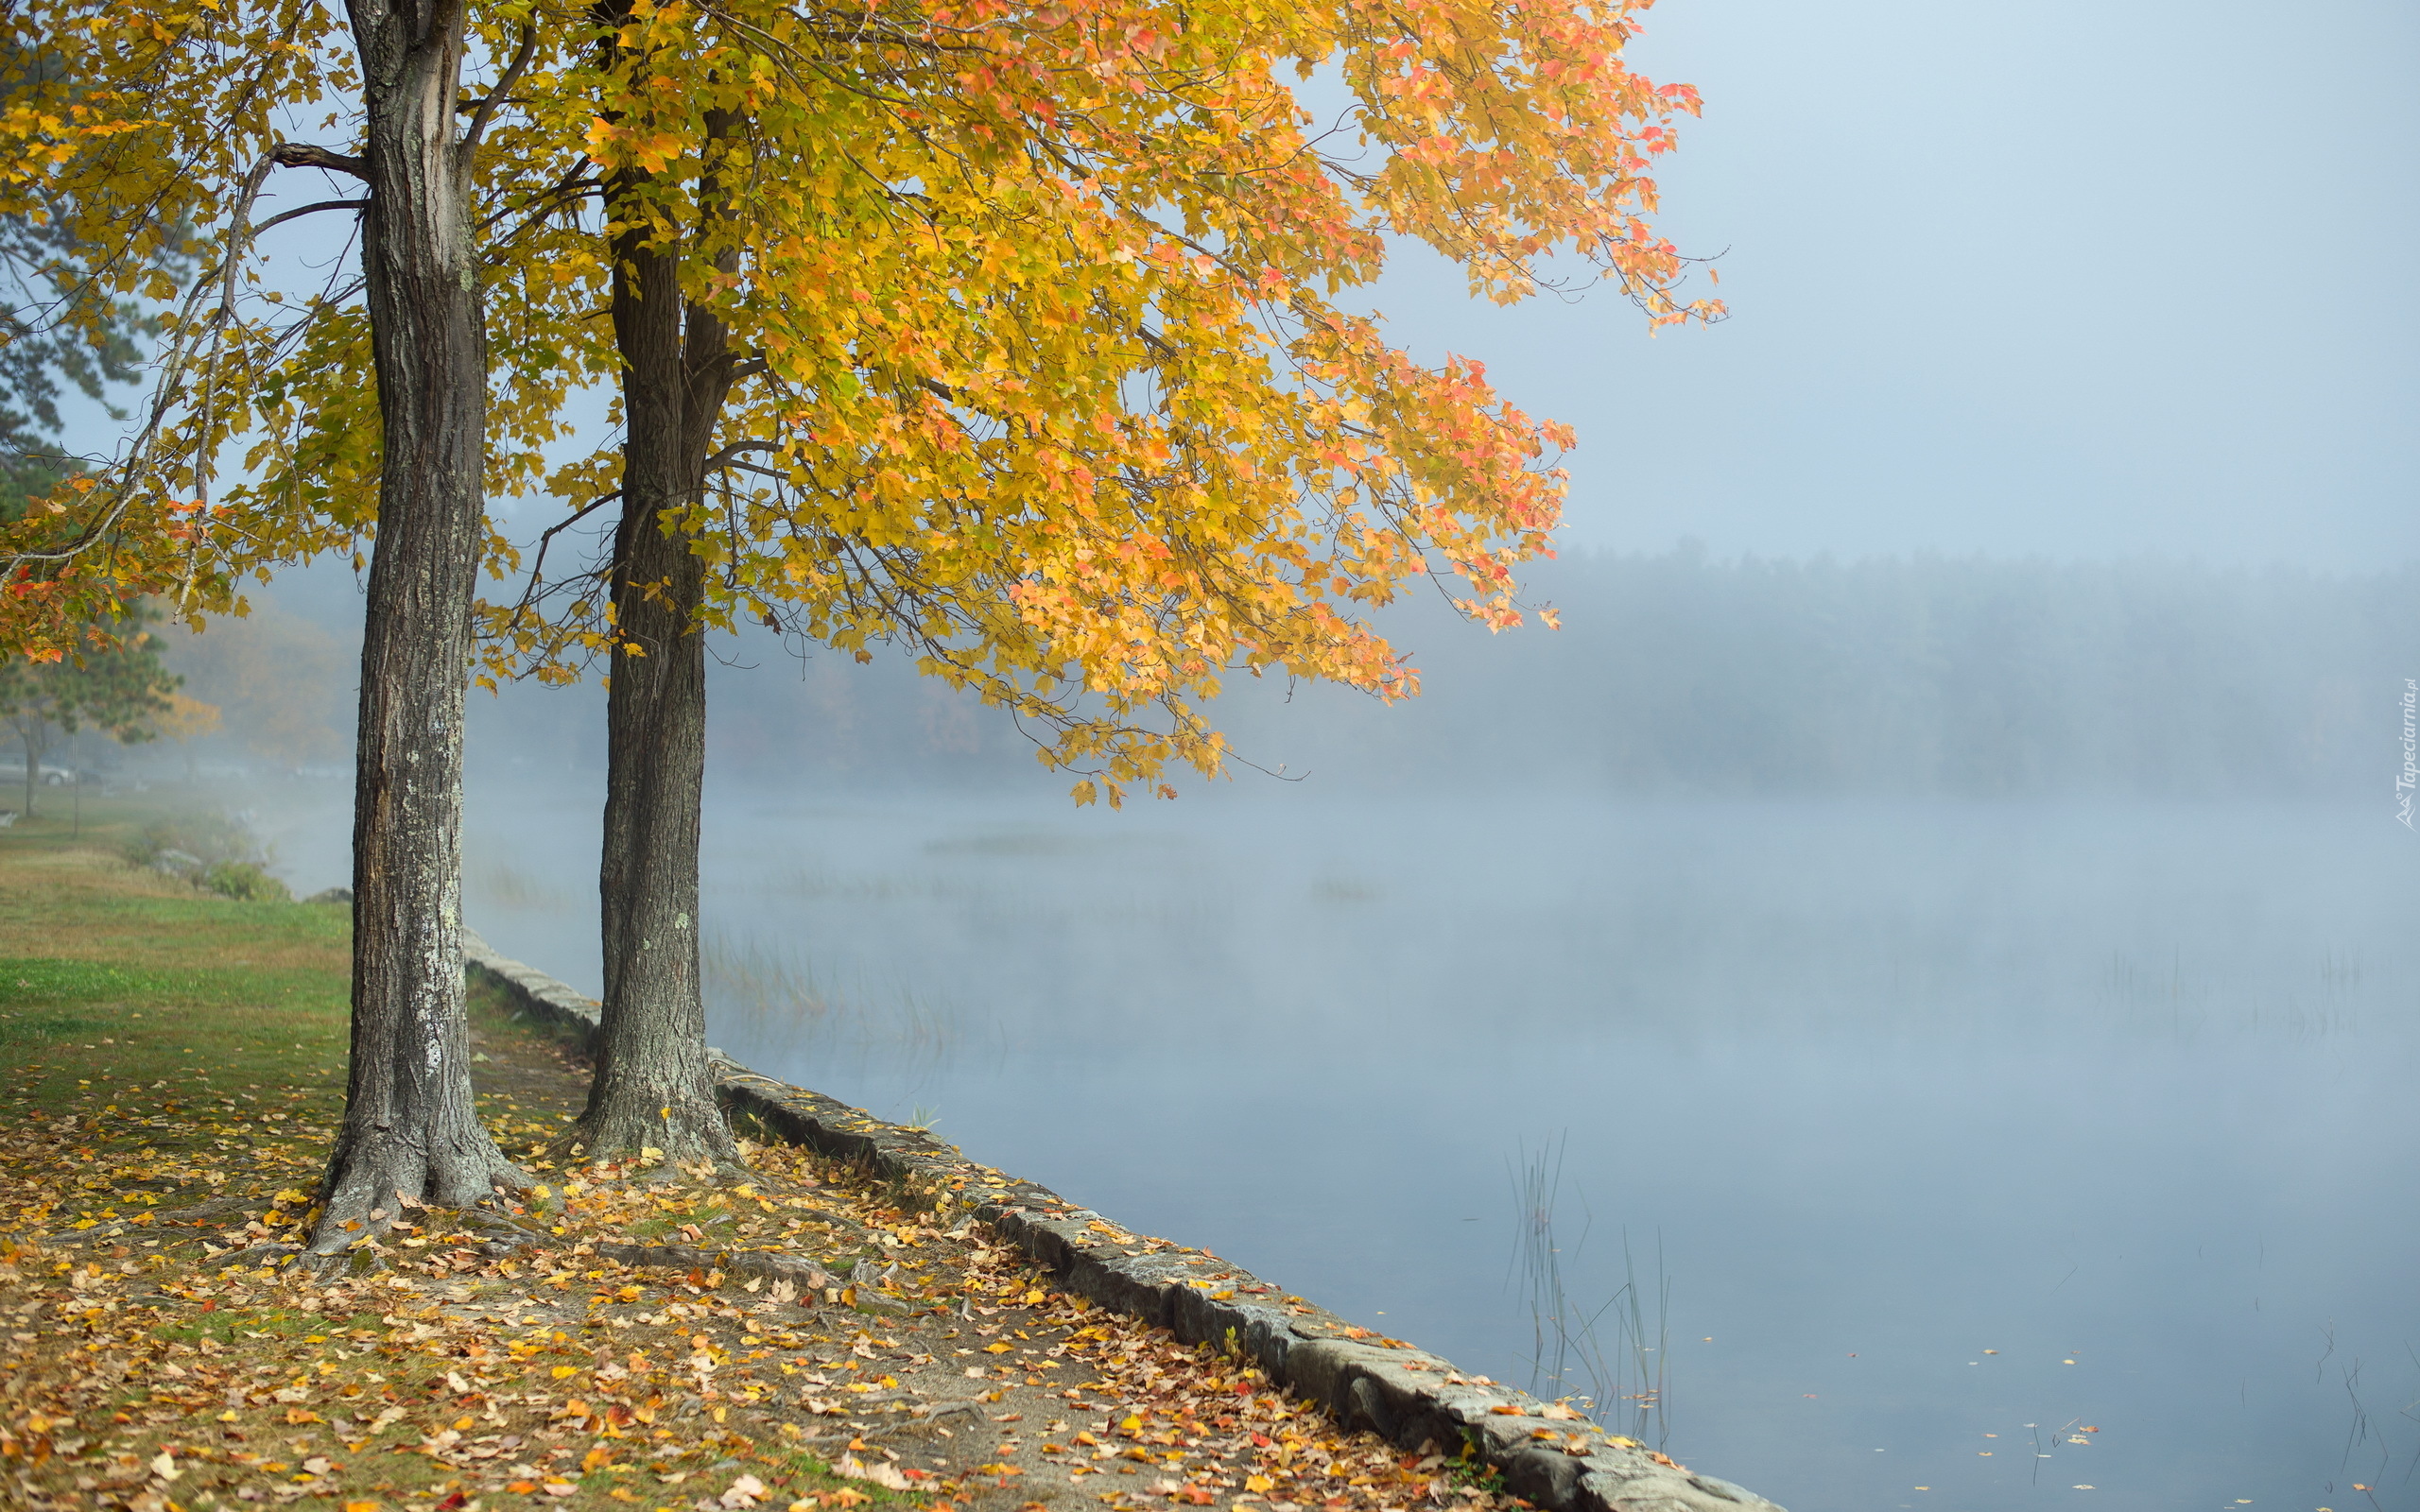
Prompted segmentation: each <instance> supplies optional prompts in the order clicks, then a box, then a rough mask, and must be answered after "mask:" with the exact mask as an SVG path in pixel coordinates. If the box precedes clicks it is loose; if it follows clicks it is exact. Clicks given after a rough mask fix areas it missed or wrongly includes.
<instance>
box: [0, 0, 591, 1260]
mask: <svg viewBox="0 0 2420 1512" xmlns="http://www.w3.org/2000/svg"><path fill="white" fill-rule="evenodd" d="M0 25H6V26H9V28H10V40H11V42H12V43H16V44H17V45H19V46H26V45H35V44H40V45H43V46H46V47H51V48H54V49H56V50H58V51H59V52H60V53H61V55H62V60H61V77H73V78H74V79H75V80H76V81H77V85H76V89H75V90H74V91H73V92H69V91H66V90H64V89H63V88H59V89H49V90H43V89H36V90H34V91H31V92H29V93H28V94H23V95H21V96H20V97H19V98H17V99H15V100H12V101H11V102H10V105H9V112H8V113H7V115H6V117H5V118H0V138H5V139H7V140H9V141H10V143H11V145H12V146H13V147H14V148H15V150H14V151H13V152H12V153H11V154H10V155H9V157H8V159H7V160H6V162H7V163H8V164H9V165H8V166H7V167H6V168H0V211H6V210H9V209H10V208H14V207H15V206H16V205H20V204H24V203H28V202H31V201H32V200H34V199H36V198H41V197H42V196H44V195H47V196H49V197H50V198H51V200H52V202H55V203H59V204H63V205H69V206H72V207H73V216H74V218H73V220H72V222H71V228H72V230H73V231H74V232H75V234H76V236H77V238H78V243H79V244H80V245H85V246H88V247H92V248H95V249H96V250H95V251H94V252H92V253H91V254H89V255H88V257H87V267H88V271H91V273H92V276H93V277H94V279H95V282H96V283H97V284H98V285H99V286H102V287H115V288H117V289H119V290H121V291H132V290H133V289H135V288H136V287H137V286H138V285H139V286H140V289H141V292H143V293H145V294H147V296H149V297H151V298H155V299H164V298H166V297H167V296H168V295H169V294H171V293H172V292H173V289H172V288H171V287H170V286H169V285H168V284H167V283H166V281H164V280H160V279H155V280H152V281H150V282H145V281H144V280H143V279H142V278H141V276H140V274H139V271H138V269H140V268H141V267H142V266H144V263H143V259H144V256H145V254H147V252H149V251H151V250H153V249H157V248H158V247H159V246H161V245H163V244H164V242H165V240H166V239H167V238H169V237H171V236H173V235H174V234H176V232H175V230H174V228H175V227H177V226H179V225H182V223H184V221H185V220H186V219H187V218H190V219H191V220H192V221H193V222H194V223H196V224H204V225H208V226H210V227H212V228H213V231H212V233H211V235H210V237H209V238H208V243H209V251H210V253H211V254H212V263H211V272H210V273H209V275H208V276H207V277H205V278H204V279H203V280H202V281H201V282H199V283H197V284H196V286H195V287H194V288H193V289H192V290H190V291H189V292H188V293H187V294H186V296H185V298H184V300H183V301H182V304H181V305H179V306H178V307H177V309H176V310H175V311H174V312H173V313H172V314H171V315H170V316H169V317H168V318H166V319H165V320H164V331H165V333H166V337H167V340H166V344H165V348H164V352H163V354H162V356H161V358H160V360H159V362H158V363H157V364H156V366H155V374H154V384H153V388H152V393H151V396H150V403H149V404H148V405H147V409H146V411H145V413H144V414H143V415H142V416H141V418H140V423H139V424H138V426H137V428H136V430H135V432H134V434H133V436H132V437H131V438H130V440H129V442H128V444H127V445H126V446H125V447H124V448H123V449H122V451H121V453H120V455H118V456H117V457H116V458H114V459H113V462H112V465H111V466H109V467H107V468H104V469H100V470H96V472H95V474H94V475H93V476H92V477H90V478H88V479H86V480H82V481H83V486H82V487H81V488H79V489H78V490H75V494H74V496H73V497H72V498H67V499H55V500H54V501H52V503H53V505H54V506H55V507H54V508H52V509H50V510H49V511H47V512H42V511H37V512H35V513H33V514H29V515H28V517H27V519H26V521H23V522H20V523H19V524H18V525H17V526H16V527H14V528H12V529H10V530H9V531H7V532H6V533H5V534H0V547H5V555H0V560H5V561H6V562H7V563H8V564H9V566H10V567H11V569H13V571H14V574H15V576H16V581H15V582H13V583H12V584H11V585H10V588H11V593H10V595H9V605H8V608H9V614H8V615H7V616H5V617H0V637H6V639H7V644H10V645H11V646H13V647H14V648H17V649H19V650H21V651H29V652H31V653H32V654H34V655H38V656H39V655H50V654H55V653H56V651H57V650H58V645H57V642H58V639H59V635H60V630H59V627H60V626H61V625H62V624H63V623H65V622H66V620H67V617H68V616H70V615H71V614H73V613H74V612H76V611H77V610H78V609H79V608H80V607H81V606H83V605H85V604H89V603H93V602H96V601H97V602H103V603H110V602H115V601H117V600H120V599H122V598H123V597H124V596H125V595H126V594H127V593H130V592H133V591H136V590H138V589H141V588H146V587H157V588H160V589H162V590H164V592H165V593H166V595H167V597H168V599H169V601H170V603H171V605H172V607H173V608H174V609H175V610H176V611H178V612H179V613H180V614H181V615H182V616H185V617H188V618H193V617H198V616H199V614H200V613H201V612H203V611H205V610H230V609H233V608H236V607H238V606H239V604H240V594H239V593H238V590H237V585H238V583H239V581H240V578H241V576H243V575H244V574H246V573H250V572H253V571H259V570H264V569H266V568H267V567H268V566H269V565H272V564H274V563H278V562H282V561H285V560H290V559H294V558H300V557H306V556H309V555H311V554H313V553H314V552H317V551H320V550H324V549H329V548H331V547H345V546H354V548H355V550H356V555H357V541H358V538H359V536H360V534H361V533H362V532H363V531H364V530H365V529H367V528H368V527H369V526H370V524H371V523H372V514H373V510H374V517H375V534H374V540H373V542H372V552H371V556H370V561H369V587H368V598H369V604H368V612H367V617H366V618H367V627H366V633H365V637H364V645H363V654H362V692H361V705H360V716H359V732H358V738H357V742H356V750H357V773H356V787H355V816H354V1001H353V1046H352V1064H351V1072H350V1080H349V1084H348V1102H347V1108H346V1114H345V1120H344V1124H343V1126H342V1128H341V1130H340V1131H339V1133H338V1136H337V1144H336V1147H335V1149H334V1151H333V1152H332V1154H331V1158H330V1163H329V1167H328V1170H327V1173H326V1175H325V1176H324V1177H323V1178H322V1182H321V1190H320V1217H319V1218H318V1220H317V1224H316V1227H315V1229H314V1232H313V1236H312V1245H313V1247H314V1248H316V1249H319V1250H321V1251H327V1250H333V1249H337V1248H341V1247H343V1246H345V1245H347V1244H349V1243H350V1242H352V1240H353V1239H354V1237H355V1236H357V1235H358V1234H360V1233H361V1232H362V1231H364V1230H365V1229H372V1230H374V1229H378V1228H380V1227H382V1226H383V1225H385V1224H386V1223H389V1222H391V1221H392V1220H393V1218H394V1217H395V1216H396V1215H397V1214H398V1213H399V1212H400V1211H401V1208H402V1206H403V1205H405V1204H407V1203H429V1204H437V1205H445V1206H460V1205H463V1204H466V1203H470V1202H474V1201H478V1200H483V1199H485V1198H487V1197H489V1196H491V1195H492V1194H493V1192H494V1190H495V1189H496V1188H497V1187H498V1186H499V1185H510V1184H512V1183H515V1182H519V1181H521V1180H523V1179H524V1178H523V1177H521V1176H520V1174H519V1173H518V1172H517V1171H516V1170H515V1169H514V1168H513V1167H512V1166H511V1165H510V1163H509V1162H508V1161H507V1160H505V1159H504V1157H503V1155H502V1154H501V1152H500V1151H499V1150H498V1149H497V1148H496V1146H495V1143H494V1142H493V1139H492V1138H491V1137H490V1136H489V1134H488V1133H487V1131H486V1130H485V1129H484V1128H482V1127H481V1125H480V1124H479V1122H478V1119H477V1117H476V1115H475V1109H474V1107H473V1103H472V1098H471V1087H470V1081H469V1076H468V1061H469V1047H468V1042H467V1039H468V1036H467V1029H466V1026H465V1023H464V1020H463V1015H462V1002H461V997H462V987H463V984H462V972H461V956H460V923H461V921H460V918H459V911H458V902H459V890H460V888H459V870H460V867H459V860H460V858H459V828H460V765H461V712H462V696H463V689H464V679H465V676H466V673H467V670H468V668H469V665H470V662H471V654H472V652H471V603H472V597H473V584H474V580H475V573H476V569H477V566H478V562H479V560H480V558H481V556H482V554H483V553H484V552H485V551H486V550H487V548H488V544H489V540H488V535H487V530H486V521H485V517H484V490H485V488H486V487H488V486H490V485H491V484H492V483H493V479H494V475H495V474H496V473H497V472H501V473H502V474H503V475H505V476H506V477H508V478H510V476H512V475H513V472H514V469H515V468H516V467H526V465H527V463H526V460H524V459H521V458H518V457H516V456H515V455H513V454H512V453H511V452H510V451H508V452H507V455H506V459H505V461H504V464H503V466H502V467H501V468H498V467H496V465H495V461H496V459H495V457H494V456H493V454H492V452H491V450H490V448H489V446H488V444H487V443H488V441H489V440H490V438H491V436H492V435H495V434H497V433H495V432H493V431H492V430H491V427H490V425H489V422H488V421H489V415H488V408H487V392H486V390H487V378H488V373H487V358H488V353H487V348H486V332H485V328H484V324H483V318H482V309H481V301H482V288H481V273H482V268H481V265H480V261H479V256H478V249H479V246H480V242H481V233H482V232H483V231H484V230H486V229H487V227H486V225H485V224H484V223H483V220H482V216H483V215H485V214H487V213H489V212H490V210H491V209H492V206H490V205H489V204H488V203H486V202H485V201H484V200H483V196H497V197H499V198H502V200H503V202H504V203H505V205H506V206H507V208H508V210H509V209H510V207H511V206H512V204H513V199H512V194H513V190H514V188H515V187H516V186H517V185H519V183H520V181H521V180H516V179H514V178H513V173H514V171H515V170H516V168H517V165H519V164H520V163H523V161H524V160H523V159H522V158H521V157H520V156H519V155H518V154H515V153H513V152H511V151H510V146H512V144H511V143H510V142H504V143H499V142H497V141H496V139H495V138H496V136H497V134H498V133H497V132H496V131H493V130H492V129H493V128H496V127H497V125H498V123H499V122H500V121H501V120H502V119H504V117H505V115H506V114H507V113H508V112H507V110H506V105H507V101H508V100H509V98H510V95H511V94H512V91H513V89H514V87H515V85H516V82H517V81H518V79H519V78H520V77H521V76H522V74H523V73H524V71H525V70H526V68H527V65H528V64H529V62H530V61H531V60H532V59H533V57H534V56H535V53H536V50H537V45H538V39H539V36H540V33H539V30H538V27H537V26H536V24H535V22H534V21H533V20H532V19H531V18H530V16H529V15H528V14H527V12H526V11H525V12H520V13H517V14H501V13H488V12H483V13H482V15H481V17H480V18H478V19H477V20H476V21H475V20H474V18H473V16H472V15H471V13H470V11H469V10H468V9H467V0H352V3H350V4H349V5H348V6H347V8H346V9H345V12H344V17H343V21H342V23H341V30H340V29H339V25H340V24H339V23H338V21H337V18H336V17H335V16H333V15H331V14H330V13H329V12H327V11H326V10H325V9H322V8H320V7H319V6H316V5H311V4H305V3H302V0H264V3H261V4H257V5H246V4H242V3H240V0H238V3H233V4H228V5H224V6H220V7H216V8H212V9H210V10H209V11H208V12H207V13H202V12H195V11H190V10H186V9H179V8H174V7H168V6H153V5H138V6H132V7H126V6H114V5H100V4H97V3H86V0H57V3H51V4H35V5H31V6H28V7H27V8H26V9H25V10H24V11H22V12H19V13H16V14H0ZM346 40H349V41H350V43H351V44H352V45H351V47H350V49H349V50H348V49H346V48H344V47H343V46H342V45H341V43H342V42H343V41H346ZM473 55H476V57H478V58H480V59H483V60H486V61H487V63H488V64H489V65H490V69H491V73H490V79H489V84H488V89H487V93H486V94H485V95H484V97H482V98H481V99H479V100H477V101H476V102H474V103H472V104H470V105H469V106H468V107H467V108H462V109H458V107H461V106H462V105H463V101H464V98H465V93H464V90H463V87H462V74H463V70H464V67H465V63H466V59H469V58H471V57H472V56H473ZM329 101H337V102H341V103H340V107H339V109H338V110H337V112H334V114H332V115H331V117H330V119H329V122H328V125H329V126H330V127H331V128H332V129H347V128H349V129H350V131H351V134H352V135H353V136H354V141H352V142H350V143H348V144H347V146H352V147H354V148H355V149H356V150H352V151H346V150H339V149H337V148H335V147H329V146H319V145H312V144H304V143H297V142H291V141H288V140H286V139H285V134H284V131H283V130H282V128H283V127H284V126H285V123H286V121H287V120H288V119H289V118H290V117H291V116H292V115H293V114H295V113H296V112H303V111H312V112H317V111H320V110H323V109H324V107H325V103H326V102H329ZM497 146H502V147H504V148H506V150H503V151H496V152H483V150H482V149H483V147H491V148H492V147H497ZM280 168H286V169H318V170H322V171H324V172H326V173H327V174H329V175H330V176H332V177H333V178H335V179H336V180H337V181H339V182H345V183H348V184H350V185H352V186H353V187H354V189H355V191H356V193H355V194H354V196H353V197H349V198H339V199H330V200H324V201H320V202H318V203H315V204H309V205H304V206H302V207H299V208H297V209H295V210H291V211H286V212H284V213H283V214H281V215H271V216H268V217H266V218H264V219H262V220H260V221H259V222H258V223H257V224H255V223H254V221H253V211H254V207H255V204H256V203H257V200H258V198H259V197H260V196H261V194H262V192H263V190H264V186H265V184H266V183H267V181H268V180H269V179H270V177H271V176H272V174H274V173H275V172H276V170H278V169H280ZM539 191H540V193H541V194H543V185H541V186H539ZM524 208H526V205H525V206H524ZM324 211H338V212H343V213H346V214H353V215H357V216H358V217H359V235H360V246H361V257H360V262H359V265H358V278H357V282H355V281H352V280H349V279H348V278H346V277H345V276H344V275H342V274H339V275H338V278H337V282H336V283H332V284H327V285H323V286H322V287H320V288H319V289H317V290H311V289H307V288H305V289H299V290H293V289H286V288H281V287H264V286H263V281H262V278H261V274H260V269H259V265H258V263H257V261H256V260H255V259H254V257H253V249H254V248H255V246H256V239H257V237H258V236H259V235H260V234H261V233H262V232H266V231H267V230H268V229H269V228H270V227H272V226H274V225H277V224H279V223H281V222H283V221H285V220H288V219H292V218H294V217H296V216H299V215H307V214H312V213H315V212H324ZM112 280H114V281H115V283H114V284H112V282H111V281H112ZM305 375H308V376H309V377H310V378H311V379H314V380H319V382H314V383H311V384H310V385H308V386H307V387H306V385H305V383H304V382H303V380H304V378H305ZM322 384H324V387H322V386H321V385H322ZM554 392H555V393H556V394H557V397H558V398H559V393H560V391H559V390H555V391H554ZM372 406H374V407H372ZM510 412H511V411H509V413H510ZM547 413H550V411H547ZM518 434H519V433H517V432H516V431H514V429H513V428H512V426H511V425H510V423H508V424H507V425H506V426H505V427H503V429H502V432H501V436H502V438H505V439H507V440H510V439H512V438H516V437H517V435H518ZM242 442H250V443H251V450H250V451H249V453H248V454H246V461H247V465H248V466H249V467H250V468H251V469H252V470H254V474H253V476H252V477H251V478H250V479H248V480H245V481H241V482H238V483H237V484H236V485H235V486H234V487H233V488H231V489H227V490H224V491H223V492H222V493H221V494H220V496H219V498H218V499H217V500H216V502H214V501H213V499H212V497H211V491H212V489H213V487H214V485H215V484H216V481H217V474H218V472H219V464H220V459H221V456H222V455H223V454H224V453H225V452H226V450H227V449H228V448H229V447H231V446H234V445H236V444H238V443H242Z"/></svg>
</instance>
